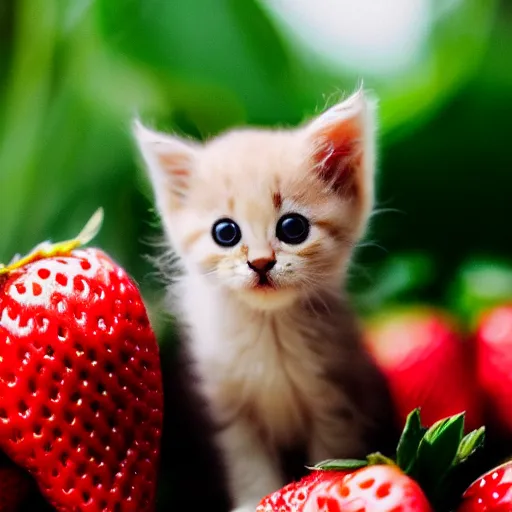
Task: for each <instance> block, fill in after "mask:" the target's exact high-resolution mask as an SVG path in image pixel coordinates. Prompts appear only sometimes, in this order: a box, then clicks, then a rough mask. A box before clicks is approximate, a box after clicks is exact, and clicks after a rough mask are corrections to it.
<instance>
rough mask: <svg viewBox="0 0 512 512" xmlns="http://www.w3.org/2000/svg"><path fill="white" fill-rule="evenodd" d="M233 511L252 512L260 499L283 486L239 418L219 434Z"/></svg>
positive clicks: (263, 450) (250, 430) (254, 435)
mask: <svg viewBox="0 0 512 512" xmlns="http://www.w3.org/2000/svg"><path fill="white" fill-rule="evenodd" d="M219 442H220V444H221V447H222V449H223V452H224V456H225V459H226V466H227V475H228V479H229V489H230V492H231V499H232V501H233V506H234V508H235V510H234V511H233V512H254V510H255V509H256V507H257V505H258V503H259V502H260V501H261V499H262V498H263V497H264V496H266V495H267V494H270V493H271V492H273V491H276V490H277V489H279V488H280V487H282V485H283V484H284V482H283V480H282V477H281V474H280V470H279V466H278V464H277V461H276V460H275V457H273V456H272V454H271V451H270V450H269V449H268V448H267V447H266V446H265V445H264V443H263V441H262V440H261V439H260V437H259V436H258V435H257V432H256V431H255V429H254V428H253V427H252V426H251V424H250V423H249V422H248V421H246V420H245V419H242V418H238V419H236V420H235V421H234V422H233V423H231V424H230V425H229V426H227V427H226V428H224V430H222V431H221V432H220V433H219Z"/></svg>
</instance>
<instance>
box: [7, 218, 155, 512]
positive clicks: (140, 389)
mask: <svg viewBox="0 0 512 512" xmlns="http://www.w3.org/2000/svg"><path fill="white" fill-rule="evenodd" d="M100 221H101V214H98V215H96V216H95V217H93V219H91V223H89V224H88V225H87V226H86V229H85V230H84V231H83V233H82V234H81V235H79V237H78V238H77V239H76V240H71V241H69V242H64V243H61V244H56V245H51V244H49V243H44V244H42V245H40V246H38V247H37V248H36V249H35V250H34V251H33V252H32V253H31V254H29V255H28V256H26V257H24V258H21V259H20V258H18V259H17V260H15V261H14V262H13V263H12V264H10V265H8V266H7V267H2V268H0V449H1V450H3V452H4V453H5V454H7V456H8V457H9V458H10V459H11V460H12V461H14V462H15V463H16V464H17V465H18V466H20V467H22V468H25V469H26V470H28V472H29V473H31V474H32V476H33V477H34V479H35V480H36V482H37V484H38V487H39V489H40V491H41V493H42V494H43V496H44V497H45V498H46V500H47V501H48V502H49V503H50V504H51V505H52V506H53V507H55V509H56V510H57V511H63V512H64V511H66V512H68V511H69V512H71V511H73V512H74V511H84V512H85V511H89V512H96V511H98V512H99V511H112V512H114V511H126V512H129V511H137V512H144V511H148V512H149V511H151V510H153V506H154V499H155V487H156V477H157V463H158V456H159V445H160V436H161V430H162V402H163V400H162V398H163V397H162V383H161V375H160V367H159V354H158V347H157V343H156V340H155V336H154V334H153V331H152V329H151V326H150V324H149V321H148V317H147V314H146V310H145V307H144V304H143V302H142V299H141V296H140V294H139V291H138V290H137V287H136V286H135V284H134V283H133V282H132V281H131V279H130V278H129V277H128V275H127V274H126V272H125V271H124V270H123V269H122V268H120V267H119V266H118V265H117V264H116V263H114V262H113V261H112V260H111V259H110V258H109V257H108V256H107V255H106V254H105V253H103V252H102V251H100V250H98V249H94V248H88V249H79V248H78V247H79V246H80V245H81V244H82V243H84V242H87V241H88V240H89V239H90V238H91V237H92V236H93V235H94V234H95V232H96V231H97V229H98V228H99V224H100ZM2 510H3V509H2Z"/></svg>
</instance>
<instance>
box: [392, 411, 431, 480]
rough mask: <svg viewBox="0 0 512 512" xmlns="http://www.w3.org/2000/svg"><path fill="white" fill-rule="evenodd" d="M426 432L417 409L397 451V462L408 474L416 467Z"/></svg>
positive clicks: (410, 417)
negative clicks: (419, 449) (420, 446)
mask: <svg viewBox="0 0 512 512" xmlns="http://www.w3.org/2000/svg"><path fill="white" fill-rule="evenodd" d="M426 431H427V429H426V428H425V427H423V426H422V425H421V419H420V410H419V409H415V410H414V411H412V412H411V413H409V416H407V421H406V422H405V427H404V430H403V432H402V436H401V437H400V441H399V442H398V448H397V451H396V462H397V464H398V466H399V467H400V468H401V469H402V471H404V473H406V474H409V473H410V472H411V471H412V469H413V467H414V463H415V461H416V455H417V452H418V447H419V445H420V442H421V440H422V439H423V436H424V435H425V432H426Z"/></svg>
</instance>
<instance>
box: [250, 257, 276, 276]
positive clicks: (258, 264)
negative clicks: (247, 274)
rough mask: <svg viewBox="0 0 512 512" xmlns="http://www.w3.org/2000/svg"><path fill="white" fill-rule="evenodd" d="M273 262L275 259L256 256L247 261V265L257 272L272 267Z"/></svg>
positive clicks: (264, 271) (260, 272)
mask: <svg viewBox="0 0 512 512" xmlns="http://www.w3.org/2000/svg"><path fill="white" fill-rule="evenodd" d="M275 264H276V260H274V259H271V258H256V259H255V260H252V261H248V262H247V265H249V267H250V268H252V270H254V272H257V273H258V274H262V273H266V272H269V271H270V270H272V269H273V268H274V265H275Z"/></svg>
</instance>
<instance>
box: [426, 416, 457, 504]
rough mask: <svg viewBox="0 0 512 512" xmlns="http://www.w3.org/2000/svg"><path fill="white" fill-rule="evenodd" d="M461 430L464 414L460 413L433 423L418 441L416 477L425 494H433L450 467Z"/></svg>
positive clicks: (455, 453)
mask: <svg viewBox="0 0 512 512" xmlns="http://www.w3.org/2000/svg"><path fill="white" fill-rule="evenodd" d="M463 432H464V414H463V413H461V414H457V415H455V416H451V417H449V418H445V419H443V420H440V421H438V422H436V423H434V425H432V427H430V428H429V429H428V430H427V432H426V433H425V435H424V437H423V439H422V440H421V441H420V444H419V447H418V460H417V479H418V480H419V482H420V485H421V486H422V487H423V489H424V490H425V492H426V494H427V495H430V496H432V495H433V494H435V492H436V489H437V488H438V486H439V484H440V482H441V481H442V480H443V479H444V477H445V476H446V474H447V472H448V471H449V469H450V468H451V467H452V464H453V462H454V460H455V457H456V455H457V452H458V449H459V444H460V442H461V440H462V436H463ZM430 496H429V497H430Z"/></svg>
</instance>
